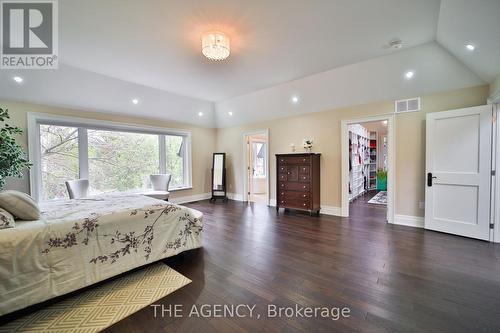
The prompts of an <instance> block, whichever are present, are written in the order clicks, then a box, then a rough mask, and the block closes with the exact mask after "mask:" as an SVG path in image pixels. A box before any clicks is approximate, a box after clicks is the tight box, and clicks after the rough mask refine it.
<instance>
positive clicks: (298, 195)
mask: <svg viewBox="0 0 500 333" xmlns="http://www.w3.org/2000/svg"><path fill="white" fill-rule="evenodd" d="M278 193H279V196H278V198H279V199H280V200H283V199H286V200H309V198H310V196H311V195H310V194H309V192H299V191H287V190H283V191H278Z"/></svg>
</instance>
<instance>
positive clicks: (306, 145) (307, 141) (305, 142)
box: [302, 139, 314, 153]
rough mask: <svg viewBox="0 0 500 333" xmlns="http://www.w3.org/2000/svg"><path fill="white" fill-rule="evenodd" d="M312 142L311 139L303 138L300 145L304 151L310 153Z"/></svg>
mask: <svg viewBox="0 0 500 333" xmlns="http://www.w3.org/2000/svg"><path fill="white" fill-rule="evenodd" d="M313 143H314V142H313V139H304V140H302V147H303V148H304V150H305V151H306V152H308V153H310V152H311V150H312V146H313Z"/></svg>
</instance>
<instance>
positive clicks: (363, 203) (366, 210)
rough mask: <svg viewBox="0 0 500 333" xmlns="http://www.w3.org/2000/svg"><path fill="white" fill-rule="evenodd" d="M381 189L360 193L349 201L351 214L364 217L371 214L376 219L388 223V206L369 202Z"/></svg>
mask: <svg viewBox="0 0 500 333" xmlns="http://www.w3.org/2000/svg"><path fill="white" fill-rule="evenodd" d="M378 192H379V191H377V190H370V191H366V193H365V194H363V195H360V196H359V197H357V198H356V199H354V200H353V201H352V202H350V203H349V215H350V216H351V217H358V216H360V217H363V216H366V215H367V214H370V215H371V216H372V217H374V219H375V220H377V221H379V222H382V223H386V222H387V206H386V205H378V204H372V203H368V201H370V199H371V198H373V197H374V196H375V195H376V194H377V193H378Z"/></svg>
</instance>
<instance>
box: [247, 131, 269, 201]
mask: <svg viewBox="0 0 500 333" xmlns="http://www.w3.org/2000/svg"><path fill="white" fill-rule="evenodd" d="M256 134H264V135H265V136H266V138H267V147H266V148H267V149H266V154H267V163H266V166H267V170H266V174H267V179H266V183H267V184H266V187H267V199H266V201H267V205H269V196H270V191H271V188H270V178H271V175H270V173H269V166H270V164H271V163H270V160H269V151H270V150H271V149H270V145H269V142H270V140H269V129H268V128H267V129H262V130H255V131H247V132H243V133H242V141H243V197H242V201H248V168H247V167H248V165H247V164H248V151H247V149H248V148H247V140H246V138H247V136H249V135H256Z"/></svg>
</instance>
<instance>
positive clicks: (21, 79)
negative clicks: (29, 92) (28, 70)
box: [12, 76, 23, 83]
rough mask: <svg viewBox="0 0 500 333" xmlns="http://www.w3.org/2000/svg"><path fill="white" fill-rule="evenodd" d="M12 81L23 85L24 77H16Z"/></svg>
mask: <svg viewBox="0 0 500 333" xmlns="http://www.w3.org/2000/svg"><path fill="white" fill-rule="evenodd" d="M12 79H13V80H14V81H16V82H17V83H21V82H23V78H22V77H20V76H14V77H13V78H12Z"/></svg>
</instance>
